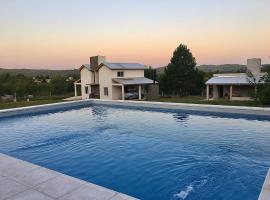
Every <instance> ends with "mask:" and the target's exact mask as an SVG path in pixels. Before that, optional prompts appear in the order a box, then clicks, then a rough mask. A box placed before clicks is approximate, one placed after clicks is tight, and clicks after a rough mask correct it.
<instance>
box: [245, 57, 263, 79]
mask: <svg viewBox="0 0 270 200" xmlns="http://www.w3.org/2000/svg"><path fill="white" fill-rule="evenodd" d="M261 65H262V60H261V59H260V58H252V59H248V60H247V70H249V71H250V72H251V73H252V74H254V75H258V74H259V73H261Z"/></svg>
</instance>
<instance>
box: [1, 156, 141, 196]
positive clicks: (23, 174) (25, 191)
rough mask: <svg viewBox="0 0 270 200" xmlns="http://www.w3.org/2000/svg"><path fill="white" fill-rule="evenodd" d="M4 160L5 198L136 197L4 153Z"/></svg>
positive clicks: (3, 193) (3, 187) (3, 194)
mask: <svg viewBox="0 0 270 200" xmlns="http://www.w3.org/2000/svg"><path fill="white" fill-rule="evenodd" d="M0 163H1V165H0V199H1V200H16V199H20V200H56V199H57V200H78V199H80V200H83V199H95V200H136V198H134V197H131V196H128V195H125V194H123V193H119V192H116V191H113V190H110V189H107V188H104V187H101V186H98V185H96V184H93V183H90V182H86V181H83V180H80V179H77V178H74V177H71V176H68V175H65V174H62V173H59V172H56V171H53V170H50V169H47V168H44V167H41V166H38V165H35V164H32V163H29V162H26V161H23V160H20V159H17V158H14V157H11V156H8V155H5V154H1V153H0Z"/></svg>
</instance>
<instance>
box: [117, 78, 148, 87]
mask: <svg viewBox="0 0 270 200" xmlns="http://www.w3.org/2000/svg"><path fill="white" fill-rule="evenodd" d="M113 81H115V82H117V83H120V84H123V85H147V84H152V83H153V80H151V79H148V78H145V77H134V78H113Z"/></svg>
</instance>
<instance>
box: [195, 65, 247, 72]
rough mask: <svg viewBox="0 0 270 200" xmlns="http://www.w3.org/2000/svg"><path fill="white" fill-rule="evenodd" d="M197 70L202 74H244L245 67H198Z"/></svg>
mask: <svg viewBox="0 0 270 200" xmlns="http://www.w3.org/2000/svg"><path fill="white" fill-rule="evenodd" d="M197 69H198V70H200V71H203V72H221V73H230V72H245V71H246V70H247V67H246V65H239V64H224V65H200V66H197Z"/></svg>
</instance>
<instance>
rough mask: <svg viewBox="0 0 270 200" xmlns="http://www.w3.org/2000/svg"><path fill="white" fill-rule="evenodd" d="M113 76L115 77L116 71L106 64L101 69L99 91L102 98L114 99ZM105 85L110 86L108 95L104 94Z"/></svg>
mask: <svg viewBox="0 0 270 200" xmlns="http://www.w3.org/2000/svg"><path fill="white" fill-rule="evenodd" d="M112 78H114V72H113V71H112V70H110V69H109V68H107V67H105V66H103V67H101V68H100V69H99V91H100V98H101V99H112V92H113V91H112ZM104 87H108V91H109V95H108V96H105V95H104Z"/></svg>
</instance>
